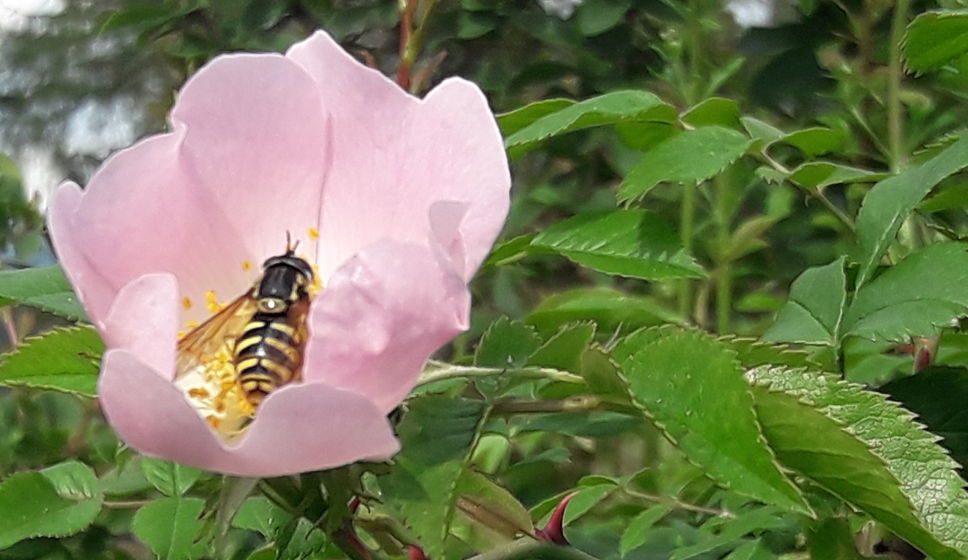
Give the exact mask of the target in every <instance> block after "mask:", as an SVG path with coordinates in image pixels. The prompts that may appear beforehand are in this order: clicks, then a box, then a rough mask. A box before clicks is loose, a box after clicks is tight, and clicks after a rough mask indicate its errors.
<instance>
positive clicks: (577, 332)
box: [527, 323, 595, 372]
mask: <svg viewBox="0 0 968 560" xmlns="http://www.w3.org/2000/svg"><path fill="white" fill-rule="evenodd" d="M594 336H595V324H594V323H574V324H571V325H565V326H564V327H562V328H561V329H560V330H559V331H558V332H557V333H555V334H554V335H553V336H552V337H551V338H549V339H548V340H547V342H545V343H544V344H542V345H541V347H540V348H538V349H537V350H535V352H534V353H533V354H531V356H530V357H528V362H527V365H529V366H536V367H547V368H554V369H560V370H562V371H572V372H578V371H581V367H582V355H584V353H585V349H586V348H587V347H588V345H589V344H591V342H592V339H593V337H594Z"/></svg>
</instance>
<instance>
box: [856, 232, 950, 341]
mask: <svg viewBox="0 0 968 560" xmlns="http://www.w3.org/2000/svg"><path fill="white" fill-rule="evenodd" d="M966 275H968V244H964V243H938V244H935V245H929V246H928V247H925V248H924V249H922V250H920V251H918V252H916V253H912V254H910V255H908V257H907V258H905V259H904V260H903V261H901V262H900V263H898V264H897V265H896V266H893V267H891V268H890V269H888V270H887V271H886V272H884V273H883V274H881V275H880V276H878V277H877V278H876V279H875V280H874V281H873V282H871V283H870V284H868V285H866V286H864V287H863V288H862V289H861V290H860V291H858V292H857V294H856V296H855V297H854V301H853V302H852V303H851V305H850V308H849V309H848V310H847V315H846V317H845V320H844V325H845V328H844V333H845V335H853V336H862V337H865V338H870V339H878V338H882V339H887V340H897V339H899V338H901V337H904V336H908V335H931V334H934V332H935V331H936V330H937V327H938V326H941V325H946V324H949V323H951V322H953V321H954V320H955V319H957V318H958V317H961V316H962V315H964V314H965V309H966V308H968V283H966V282H965V277H966Z"/></svg>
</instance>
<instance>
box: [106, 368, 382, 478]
mask: <svg viewBox="0 0 968 560" xmlns="http://www.w3.org/2000/svg"><path fill="white" fill-rule="evenodd" d="M98 394H99V395H100V400H101V406H102V407H103V408H104V412H105V414H106V415H107V417H108V420H109V421H110V422H111V425H112V426H113V427H114V429H115V430H116V431H117V432H118V434H119V435H120V436H121V439H123V440H124V441H125V443H127V444H128V445H130V446H131V447H133V448H135V449H137V450H139V451H141V452H143V453H147V454H149V455H158V456H161V457H165V458H167V459H171V460H173V461H177V462H179V463H184V464H187V465H193V466H196V467H200V468H203V469H207V470H212V471H219V472H224V473H228V474H233V475H238V476H281V475H286V474H294V473H298V472H303V471H311V470H318V469H325V468H331V467H336V466H340V465H345V464H348V463H352V462H354V461H358V460H363V459H381V460H382V459H386V458H388V457H390V456H392V455H393V454H394V453H396V451H397V449H398V448H399V444H398V443H397V441H396V438H395V437H394V436H393V431H392V430H391V429H390V426H389V424H388V422H387V420H386V418H385V417H384V416H383V415H382V414H381V413H380V412H379V411H377V410H376V409H375V408H374V407H373V405H372V404H370V403H369V402H368V401H367V400H366V399H364V398H363V397H361V396H359V395H356V394H354V393H351V392H348V391H342V390H339V389H336V388H334V387H328V386H326V385H323V384H311V385H306V384H303V385H290V386H288V387H284V388H282V389H280V390H279V391H276V392H275V393H273V394H272V395H270V397H269V398H267V399H266V401H265V402H264V403H263V404H262V406H263V409H262V410H260V412H259V416H258V417H257V420H256V422H255V423H254V424H253V425H252V427H251V428H250V431H249V433H248V434H247V435H246V436H245V437H244V438H243V440H242V441H241V443H240V444H239V446H238V447H235V448H231V449H226V448H225V447H223V446H222V444H221V443H220V442H219V441H218V440H217V438H216V437H215V435H214V434H213V432H212V431H211V430H210V429H209V427H208V426H207V425H206V423H205V421H204V420H202V419H201V418H200V417H199V416H198V414H197V413H196V412H195V410H194V409H192V407H191V406H190V405H189V404H188V402H187V401H185V399H184V398H183V396H182V394H181V392H180V391H179V390H178V389H177V388H176V387H175V386H174V385H173V384H171V383H169V382H167V381H165V380H164V379H162V377H161V376H160V375H158V374H157V373H156V372H153V371H152V370H151V368H150V367H148V366H146V365H145V364H144V363H142V362H140V361H138V360H137V359H136V358H134V357H133V356H132V355H131V354H130V353H128V352H127V351H124V350H110V351H108V352H107V353H106V354H105V355H104V361H103V369H102V373H101V378H100V380H99V384H98Z"/></svg>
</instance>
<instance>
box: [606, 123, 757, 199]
mask: <svg viewBox="0 0 968 560" xmlns="http://www.w3.org/2000/svg"><path fill="white" fill-rule="evenodd" d="M751 143H752V140H750V139H749V138H747V137H746V136H745V135H744V134H742V133H739V132H736V131H735V130H732V129H729V128H723V127H720V126H704V127H700V128H695V129H693V130H687V131H684V132H682V133H680V134H677V135H675V136H673V137H671V138H669V139H668V140H665V141H663V142H662V143H660V144H658V145H657V146H655V147H654V148H652V149H651V150H649V151H648V152H646V153H645V155H644V156H642V159H641V160H640V161H639V163H637V164H636V165H635V167H633V168H632V170H631V171H629V173H628V174H627V175H626V176H625V180H624V181H623V182H622V186H621V187H620V188H619V192H618V198H619V200H620V201H629V200H635V199H638V198H641V197H642V196H644V195H645V194H646V193H647V192H649V190H650V189H652V187H654V186H656V185H657V184H659V183H661V182H663V181H671V182H677V183H691V182H696V181H704V180H706V179H708V178H710V177H712V176H714V175H716V174H718V173H720V172H722V171H723V170H724V169H726V167H727V166H729V165H730V164H731V163H733V162H734V161H736V160H737V159H739V157H740V156H742V155H743V154H744V153H746V149H747V148H749V146H750V144H751Z"/></svg>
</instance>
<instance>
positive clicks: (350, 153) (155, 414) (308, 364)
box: [49, 32, 510, 476]
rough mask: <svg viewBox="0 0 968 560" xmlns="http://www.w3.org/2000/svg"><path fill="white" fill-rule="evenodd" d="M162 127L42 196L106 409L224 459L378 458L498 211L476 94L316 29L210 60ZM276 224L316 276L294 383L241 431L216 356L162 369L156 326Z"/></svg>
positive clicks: (163, 452) (204, 462) (263, 244)
mask: <svg viewBox="0 0 968 560" xmlns="http://www.w3.org/2000/svg"><path fill="white" fill-rule="evenodd" d="M170 124H171V132H169V133H166V134H161V135H158V136H153V137H151V138H148V139H146V140H143V141H141V142H140V143H138V144H136V145H135V146H133V147H131V148H129V149H127V150H124V151H122V152H120V153H118V154H116V155H114V156H113V157H111V158H110V159H109V160H108V161H107V162H106V163H105V164H104V165H103V167H102V168H101V169H100V170H99V171H98V172H97V173H96V174H95V175H94V177H93V178H92V179H91V181H90V184H89V185H88V187H87V189H86V190H84V191H82V190H81V189H80V188H79V187H78V186H77V185H76V184H73V183H66V184H64V185H62V186H61V187H60V188H59V190H58V191H57V192H56V194H55V195H54V197H53V200H52V203H51V207H50V216H49V229H50V233H51V237H52V239H53V242H54V246H55V248H56V250H57V253H58V254H59V256H60V259H61V263H62V265H63V267H64V269H65V270H66V272H67V275H68V276H69V277H70V279H71V281H72V282H73V284H74V287H75V288H76V290H77V292H78V295H79V297H80V299H81V301H82V302H83V303H84V306H85V308H86V309H87V312H88V314H89V316H90V318H91V320H92V321H93V323H94V325H95V326H96V327H97V328H98V330H99V331H100V333H101V335H102V337H103V338H104V340H105V342H106V344H107V348H108V350H107V351H106V353H105V354H104V358H103V361H102V367H101V376H100V379H99V383H98V393H99V397H100V402H101V406H102V408H103V409H104V412H105V414H106V416H107V418H108V420H109V421H110V423H111V424H112V425H113V426H114V428H115V430H116V431H117V432H118V434H119V435H120V436H121V438H122V439H123V440H124V441H125V442H126V443H128V444H129V445H130V446H132V447H134V448H136V449H138V450H140V451H142V452H144V453H148V454H151V455H158V456H162V457H166V458H169V459H172V460H175V461H179V462H182V463H187V464H190V465H195V466H198V467H202V468H205V469H209V470H215V471H222V472H226V473H232V474H237V475H243V476H273V475H282V474H288V473H296V472H301V471H307V470H315V469H323V468H329V467H334V466H338V465H343V464H347V463H351V462H354V461H357V460H361V459H385V458H388V457H390V456H392V455H393V454H394V453H395V452H396V451H397V449H398V447H399V444H398V442H397V440H396V438H395V437H394V435H393V432H392V430H391V427H390V426H389V424H388V422H387V420H386V414H387V413H388V412H389V411H391V410H392V409H393V408H394V407H395V406H396V405H397V404H399V403H400V402H401V401H402V399H403V398H404V397H405V396H406V395H407V394H408V392H409V391H410V390H411V389H412V388H413V385H414V383H415V382H416V379H417V376H418V375H419V373H420V370H421V368H422V366H423V364H424V363H425V361H426V360H427V358H428V357H429V356H430V355H431V354H432V353H433V352H434V351H435V350H436V349H437V348H439V347H440V346H441V345H442V344H444V343H446V342H447V341H448V340H450V339H451V338H452V337H453V336H454V335H456V334H457V333H459V332H461V331H462V330H465V329H466V328H467V320H468V312H469V299H470V298H469V294H468V290H467V282H468V281H469V279H470V278H471V276H472V275H473V274H474V272H475V271H476V270H477V268H478V267H479V266H480V264H481V261H482V260H483V259H484V257H485V256H486V254H487V252H488V250H489V249H490V247H491V245H492V243H493V241H494V239H495V237H496V236H497V234H498V231H499V230H500V228H501V226H502V224H503V221H504V218H505V216H506V214H507V210H508V189H509V186H510V177H509V173H508V166H507V160H506V158H505V155H504V150H503V146H502V142H501V137H500V133H499V131H498V129H497V126H496V124H495V122H494V118H493V116H492V115H491V113H490V111H489V109H488V106H487V102H486V100H485V99H484V96H483V95H482V94H481V92H480V90H479V89H478V88H477V87H476V86H474V85H473V84H471V83H469V82H466V81H464V80H461V79H448V80H446V81H444V82H443V83H441V84H440V85H439V86H438V87H436V88H435V89H434V90H433V91H431V92H430V93H429V94H428V95H427V96H426V97H425V98H424V99H422V100H420V99H417V98H414V97H412V96H410V95H409V94H407V93H405V92H404V91H402V90H401V89H400V88H399V87H397V86H396V85H395V84H394V83H392V82H391V81H389V80H388V79H387V78H386V77H385V76H383V75H381V74H380V73H378V72H376V71H374V70H372V69H370V68H367V67H365V66H363V65H362V64H360V63H358V62H357V61H356V60H354V59H353V58H352V57H351V56H350V55H348V54H347V53H346V52H344V51H343V50H342V49H341V48H340V47H339V46H338V45H337V44H336V43H335V42H334V41H333V40H332V38H330V37H329V36H328V35H327V34H325V33H323V32H317V33H316V34H315V35H313V36H312V37H311V38H309V39H307V40H305V41H303V42H301V43H299V44H296V45H294V46H293V47H292V48H291V49H289V51H288V52H287V53H286V55H285V56H281V55H275V54H234V55H227V56H221V57H219V58H217V59H215V60H214V61H212V62H211V63H210V64H209V65H207V66H206V67H205V68H203V69H202V70H201V71H199V72H198V73H197V74H196V75H195V76H194V77H193V78H191V79H190V80H189V81H188V83H187V84H185V86H184V88H183V89H182V90H181V92H180V94H179V96H178V99H177V101H176V103H175V106H174V108H173V110H172V112H171V115H170ZM287 233H291V235H292V236H293V239H294V240H298V241H299V242H300V243H299V246H298V251H297V253H300V254H302V256H304V258H306V259H307V260H308V261H309V262H310V263H312V264H313V266H314V267H315V269H316V270H317V274H316V277H317V278H318V279H319V280H320V281H321V289H320V290H319V291H318V293H317V294H316V295H315V297H314V299H313V300H312V303H311V306H310V309H309V314H308V318H307V328H308V332H309V338H308V341H307V343H306V345H305V348H304V352H303V363H302V364H303V365H302V368H301V380H300V381H296V382H293V383H290V384H287V385H285V386H283V387H280V388H278V389H276V390H275V391H272V392H271V393H270V394H269V395H268V397H266V398H265V400H264V401H263V402H262V403H261V404H260V405H259V407H258V410H257V411H256V412H255V415H254V419H253V420H252V421H251V424H248V425H247V426H244V427H243V424H244V423H245V422H247V420H248V418H247V417H246V416H245V415H246V412H247V411H246V410H244V408H245V407H244V406H243V405H244V403H243V404H240V398H239V389H238V386H237V384H236V383H234V379H233V377H232V374H233V372H232V368H228V369H225V368H221V369H220V368H213V369H212V371H207V372H205V373H204V374H199V375H194V376H185V375H180V376H177V377H176V354H177V352H176V344H177V340H178V336H179V334H180V332H181V334H184V332H187V331H190V330H191V329H192V328H193V327H195V326H196V325H198V324H199V323H201V322H203V321H204V320H206V319H207V318H208V317H209V316H210V315H211V314H212V313H213V312H215V311H217V310H218V309H220V306H221V305H223V304H225V303H226V302H228V301H229V300H231V299H233V298H235V297H236V296H239V295H241V294H243V293H245V292H246V291H247V290H251V289H252V286H253V283H254V282H255V280H256V279H257V278H258V277H259V274H260V267H261V264H262V263H263V261H264V260H265V259H267V258H269V257H271V256H275V255H279V254H281V253H283V252H284V251H285V248H286V235H287ZM249 412H251V409H250V410H249Z"/></svg>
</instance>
